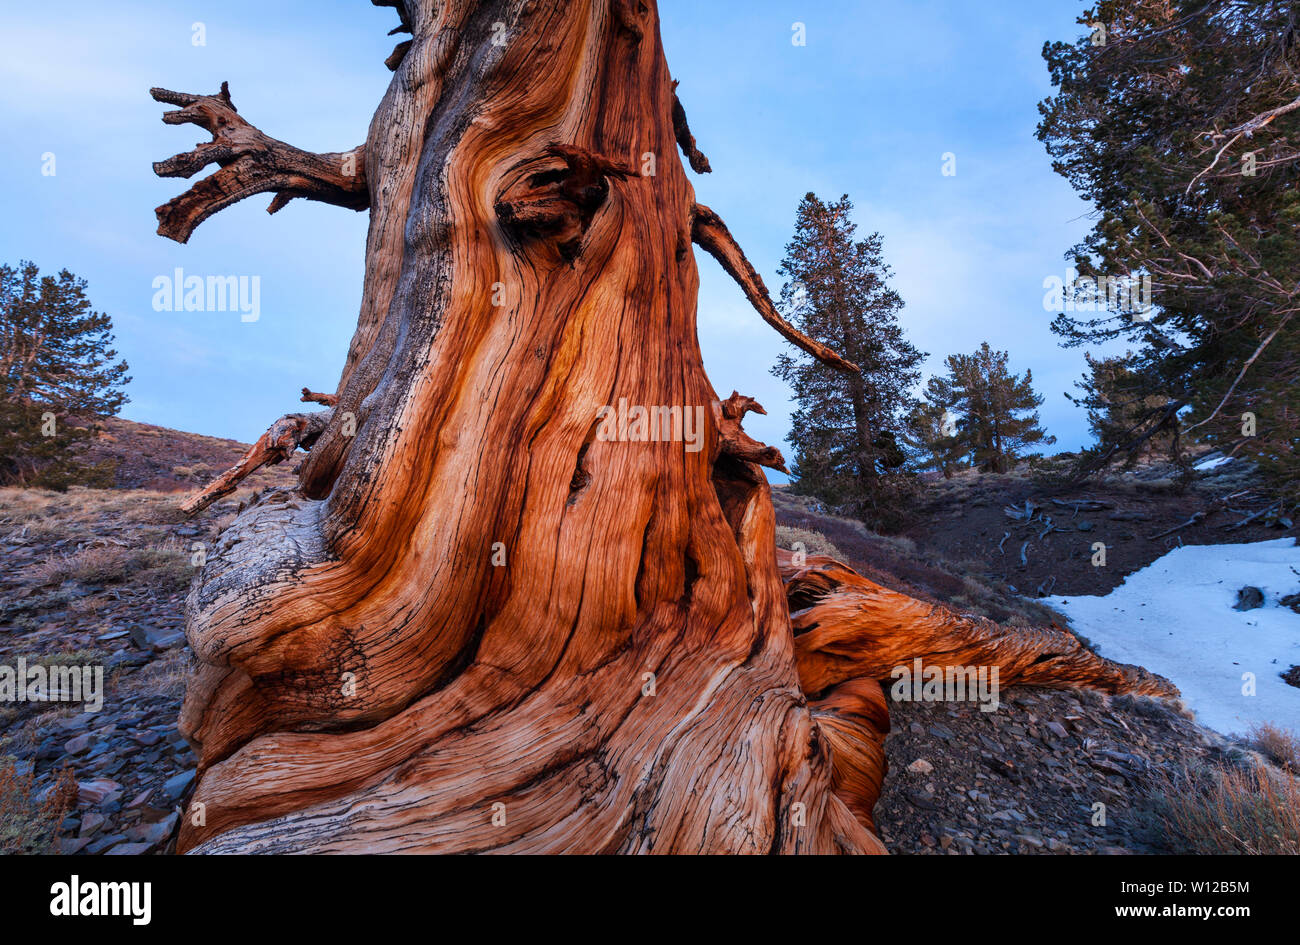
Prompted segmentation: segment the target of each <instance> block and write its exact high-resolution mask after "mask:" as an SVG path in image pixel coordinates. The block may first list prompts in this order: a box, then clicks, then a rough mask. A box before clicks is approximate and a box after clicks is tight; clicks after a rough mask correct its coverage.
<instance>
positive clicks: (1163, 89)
mask: <svg viewBox="0 0 1300 945" xmlns="http://www.w3.org/2000/svg"><path fill="white" fill-rule="evenodd" d="M1079 23H1080V25H1081V27H1083V29H1082V30H1081V31H1080V32H1081V33H1082V34H1083V35H1079V36H1078V37H1077V38H1076V39H1074V40H1072V41H1070V42H1054V43H1048V44H1047V45H1045V46H1044V49H1043V58H1044V59H1045V60H1046V61H1047V65H1048V67H1049V69H1050V71H1051V79H1052V83H1053V85H1055V86H1056V94H1055V95H1054V96H1053V97H1052V98H1049V99H1047V100H1045V101H1044V102H1042V103H1041V104H1040V105H1039V111H1040V112H1041V114H1042V116H1043V117H1042V121H1041V122H1040V124H1039V127H1038V137H1039V139H1040V140H1041V141H1043V142H1044V144H1045V145H1046V147H1047V151H1048V153H1049V154H1050V155H1051V156H1052V158H1053V167H1054V169H1055V170H1056V171H1057V172H1058V173H1060V174H1061V175H1063V176H1064V177H1065V178H1066V179H1068V180H1069V181H1070V183H1071V184H1072V185H1073V186H1074V187H1075V189H1076V190H1077V191H1078V192H1079V194H1080V195H1081V196H1082V197H1084V198H1085V199H1087V200H1088V201H1090V202H1091V203H1092V204H1093V205H1094V207H1095V209H1096V213H1095V214H1094V219H1095V221H1096V222H1095V223H1094V225H1093V229H1092V231H1091V232H1090V233H1089V234H1088V236H1087V237H1086V238H1085V239H1084V240H1083V242H1082V243H1080V244H1079V245H1078V246H1076V247H1074V248H1073V249H1072V250H1071V251H1070V253H1069V255H1070V256H1071V257H1072V258H1073V260H1074V263H1075V265H1076V266H1077V268H1078V270H1079V272H1080V273H1081V274H1082V275H1083V276H1084V277H1085V278H1087V279H1089V280H1096V279H1106V280H1107V282H1108V284H1113V281H1114V280H1116V279H1124V278H1135V279H1147V280H1149V290H1148V291H1147V292H1146V293H1145V295H1146V296H1147V298H1148V303H1147V305H1146V306H1145V310H1143V311H1139V312H1133V311H1126V310H1125V309H1124V308H1123V307H1118V306H1113V305H1109V304H1106V305H1101V306H1093V305H1088V306H1085V307H1083V308H1080V307H1079V306H1076V305H1072V304H1070V299H1069V297H1068V295H1067V296H1066V298H1064V299H1063V301H1064V302H1065V304H1063V305H1062V306H1061V307H1060V308H1055V309H1054V310H1055V311H1056V312H1058V313H1059V314H1058V315H1057V318H1056V321H1055V322H1054V324H1053V326H1052V327H1053V330H1054V331H1056V332H1057V333H1058V334H1059V335H1060V336H1061V338H1062V344H1063V345H1065V346H1067V347H1072V346H1081V345H1089V346H1096V345H1099V344H1103V343H1107V342H1113V341H1116V340H1124V341H1126V342H1127V343H1129V344H1131V345H1132V346H1133V348H1134V353H1133V355H1132V357H1131V358H1130V359H1129V361H1128V364H1127V368H1128V370H1129V371H1130V372H1131V373H1132V382H1133V384H1132V385H1131V386H1132V387H1133V388H1134V393H1135V394H1140V396H1133V397H1131V398H1130V399H1131V402H1132V403H1133V404H1134V405H1137V404H1139V403H1142V402H1145V401H1146V400H1147V398H1148V397H1150V398H1154V399H1153V400H1152V401H1151V403H1152V406H1151V407H1149V408H1147V409H1140V410H1136V411H1135V412H1134V413H1133V414H1132V415H1131V416H1130V418H1129V419H1130V421H1131V423H1130V425H1129V427H1128V428H1127V429H1124V428H1123V427H1121V426H1115V427H1114V428H1110V427H1108V428H1106V430H1105V437H1104V439H1103V440H1102V442H1101V443H1099V444H1098V446H1097V448H1095V449H1093V450H1089V451H1087V452H1086V454H1085V455H1084V457H1083V462H1081V464H1080V467H1079V469H1078V473H1079V475H1080V476H1082V475H1086V474H1088V473H1090V472H1093V471H1096V470H1098V469H1100V468H1103V467H1104V466H1105V465H1106V464H1107V463H1109V462H1112V461H1114V460H1115V459H1117V458H1119V457H1121V456H1123V455H1124V454H1125V453H1131V452H1132V451H1134V450H1142V449H1144V448H1146V445H1147V443H1148V441H1149V440H1150V438H1152V437H1153V436H1169V437H1170V438H1171V439H1172V441H1173V442H1174V443H1175V446H1176V444H1177V443H1178V442H1179V441H1180V440H1181V441H1183V442H1185V441H1186V436H1187V434H1188V433H1192V434H1194V435H1195V436H1196V437H1198V438H1201V439H1204V440H1207V441H1209V442H1214V443H1217V444H1219V445H1221V446H1222V447H1223V448H1225V449H1230V450H1232V451H1234V452H1235V453H1236V454H1237V455H1243V456H1249V457H1250V458H1251V459H1252V460H1254V461H1255V462H1256V463H1257V464H1258V465H1259V466H1260V468H1261V469H1262V470H1263V471H1264V472H1265V473H1267V474H1269V475H1270V476H1271V477H1272V478H1273V481H1274V483H1275V484H1276V486H1277V488H1278V490H1279V491H1281V492H1287V491H1289V492H1290V493H1291V494H1292V495H1300V331H1297V326H1298V325H1300V319H1298V318H1297V317H1296V315H1297V313H1300V225H1297V224H1298V222H1300V187H1298V186H1297V184H1300V149H1298V148H1297V147H1296V142H1297V140H1300V99H1297V97H1296V93H1297V83H1296V75H1297V73H1298V72H1300V6H1298V5H1297V4H1296V3H1295V2H1294V0H1250V2H1239V0H1100V2H1098V3H1097V4H1096V5H1095V6H1094V7H1093V8H1092V9H1089V10H1087V11H1085V12H1084V13H1083V14H1082V15H1081V16H1080V18H1079ZM1180 428H1181V432H1178V431H1179V429H1180ZM1176 432H1177V433H1178V436H1177V437H1175V436H1174V434H1175V433H1176Z"/></svg>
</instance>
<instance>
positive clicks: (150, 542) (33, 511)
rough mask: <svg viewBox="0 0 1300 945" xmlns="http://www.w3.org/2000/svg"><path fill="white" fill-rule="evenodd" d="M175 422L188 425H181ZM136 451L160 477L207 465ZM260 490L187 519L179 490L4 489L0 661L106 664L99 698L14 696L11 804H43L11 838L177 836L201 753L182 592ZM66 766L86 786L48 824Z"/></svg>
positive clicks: (93, 844) (279, 477) (91, 840)
mask: <svg viewBox="0 0 1300 945" xmlns="http://www.w3.org/2000/svg"><path fill="white" fill-rule="evenodd" d="M170 432H171V431H169V433H170ZM176 436H182V437H183V436H184V434H174V435H172V436H169V437H168V438H169V439H175V437H176ZM200 439H201V440H206V439H207V438H200ZM216 442H218V443H219V442H221V441H216ZM235 455H236V456H237V455H238V451H236V452H235ZM213 458H214V459H218V460H219V461H220V460H223V459H224V456H214V457H213ZM133 465H134V466H135V467H136V468H135V471H134V472H129V473H128V475H130V476H134V477H136V478H139V477H144V478H145V481H146V482H148V481H155V484H158V483H157V482H156V481H157V480H159V479H162V478H168V479H169V480H174V481H178V482H179V481H180V480H181V479H182V478H183V477H184V476H191V475H194V473H193V472H192V471H190V470H189V469H188V468H185V467H182V473H181V474H175V473H170V472H169V473H168V476H167V477H163V476H161V475H157V474H156V473H157V472H158V470H157V469H155V468H153V464H151V463H150V461H149V460H147V459H141V458H140V457H139V456H138V455H137V457H136V459H135V460H134V462H133ZM199 475H202V473H200V474H199ZM284 481H286V474H285V472H284V471H282V470H280V469H272V470H267V471H264V472H263V473H260V474H259V476H258V477H257V478H256V479H255V480H253V484H254V486H255V487H258V488H265V487H266V486H267V485H271V484H276V483H282V482H284ZM252 491H253V489H252V488H246V489H243V490H241V491H240V492H238V493H236V494H234V495H232V496H230V497H229V498H227V499H226V500H224V501H222V502H219V503H217V504H216V505H214V506H213V507H211V508H209V509H208V510H206V511H205V512H204V513H202V514H201V515H199V516H196V517H194V518H193V519H186V518H185V517H184V516H183V515H181V514H180V512H179V511H178V510H177V508H176V506H177V503H178V501H179V498H180V494H178V492H177V491H175V490H170V491H153V490H147V489H127V490H87V489H78V488H74V489H72V490H71V491H69V492H68V493H66V494H62V495H60V494H56V493H50V492H43V491H36V490H30V491H26V490H17V489H0V555H2V556H3V559H4V561H5V567H4V568H3V569H0V666H8V667H17V666H18V664H19V659H20V658H21V659H23V660H25V661H26V664H27V665H29V666H30V665H33V664H36V663H40V664H41V665H43V666H47V667H49V666H77V667H81V666H91V667H103V706H102V708H101V709H100V710H99V711H97V712H88V711H83V706H82V705H81V704H70V703H66V702H53V701H26V702H6V703H3V704H0V769H3V768H4V767H6V766H8V771H7V777H6V776H4V775H5V774H6V772H4V771H2V770H0V782H2V783H0V793H4V794H6V795H7V796H5V797H0V807H3V808H4V809H5V810H6V812H7V813H9V814H12V812H13V811H14V810H16V809H19V808H22V807H24V806H25V807H26V808H28V809H29V810H28V814H27V816H30V818H32V819H31V820H30V821H29V822H26V823H25V824H24V823H20V825H19V827H20V830H21V832H24V833H25V834H26V835H27V836H26V837H13V836H8V837H6V836H3V833H4V830H3V829H0V852H14V848H19V849H21V848H22V847H23V846H26V847H27V848H28V849H33V848H38V849H39V848H44V847H47V846H48V847H49V848H50V849H51V851H52V852H63V853H90V854H95V853H111V854H142V853H161V852H166V851H167V850H168V849H169V848H170V845H171V843H172V837H173V834H174V828H175V827H176V824H177V819H178V817H179V811H180V802H181V800H182V798H183V796H184V795H185V793H186V791H187V789H188V788H189V786H190V783H191V782H192V781H193V779H194V764H195V758H194V755H193V752H192V751H191V750H190V748H189V746H188V745H187V744H186V742H185V740H184V738H182V737H181V735H180V733H179V732H178V731H177V730H176V723H177V716H178V713H179V709H180V703H181V699H182V697H183V695H184V689H185V677H186V673H187V668H188V660H189V651H188V648H187V647H186V642H185V636H184V632H183V612H184V598H185V594H186V591H187V588H188V586H189V584H190V580H191V578H192V577H193V575H194V571H195V562H196V561H198V560H199V559H198V558H197V557H196V555H198V554H204V553H206V552H207V551H208V550H210V549H211V548H212V547H214V544H215V538H216V535H217V534H218V533H219V532H220V531H221V529H222V528H224V527H225V526H226V525H227V524H229V522H230V521H231V520H233V518H234V514H235V511H236V510H237V509H238V507H239V504H240V502H242V501H245V500H247V499H248V498H249V496H250V494H251V493H252ZM65 771H66V773H65ZM61 775H62V776H63V777H65V778H66V779H67V780H68V783H70V784H71V783H75V798H69V799H68V803H67V805H66V811H65V812H64V813H63V816H62V818H61V819H60V821H59V822H58V823H57V824H46V823H44V822H43V821H42V818H46V817H48V816H52V812H53V811H54V809H55V806H56V800H57V792H56V789H55V788H56V783H57V782H58V781H59V778H60V776H61ZM9 827H10V824H0V828H9ZM47 827H53V828H54V829H52V830H47V829H46V828H47Z"/></svg>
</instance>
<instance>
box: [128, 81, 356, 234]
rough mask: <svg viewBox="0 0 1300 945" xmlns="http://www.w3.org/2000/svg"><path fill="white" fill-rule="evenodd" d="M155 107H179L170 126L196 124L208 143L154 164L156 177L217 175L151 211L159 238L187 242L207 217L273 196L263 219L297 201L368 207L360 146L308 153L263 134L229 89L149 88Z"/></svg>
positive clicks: (170, 116) (168, 119)
mask: <svg viewBox="0 0 1300 945" xmlns="http://www.w3.org/2000/svg"><path fill="white" fill-rule="evenodd" d="M149 94H150V95H152V96H153V98H154V100H155V101H158V102H164V103H166V104H168V105H179V106H181V108H180V110H179V111H172V112H164V113H163V116H162V119H163V121H164V122H165V123H167V124H169V125H180V124H185V123H187V122H188V123H190V124H195V125H198V126H199V127H200V128H203V129H204V130H205V131H209V132H211V133H212V140H211V141H209V142H205V143H203V144H199V145H197V146H196V147H195V148H194V149H193V150H192V151H187V152H184V153H182V154H177V155H174V156H173V157H170V158H168V159H167V160H165V161H158V162H156V163H155V164H154V166H153V170H154V173H155V174H157V175H158V176H159V177H186V178H188V177H193V176H194V175H195V174H197V173H198V172H199V171H200V170H202V169H203V168H204V167H206V166H207V165H209V164H217V165H218V166H219V168H220V169H219V170H218V171H217V172H216V173H215V174H212V175H211V176H209V177H205V178H203V179H202V180H201V181H199V182H198V183H197V184H195V185H194V186H193V187H191V188H190V189H189V190H187V191H186V192H185V193H183V194H181V195H180V196H179V197H175V198H173V199H172V200H169V201H168V202H167V203H165V204H163V205H162V206H161V207H158V208H157V210H155V211H154V212H155V213H156V214H157V217H158V234H159V235H160V236H165V237H167V238H168V239H173V240H176V242H178V243H184V242H186V241H187V240H188V239H189V238H190V234H191V233H193V232H194V228H195V227H197V226H198V225H199V224H200V223H202V222H203V221H204V220H206V219H207V218H208V217H210V216H212V214H214V213H216V212H217V211H219V210H223V209H225V208H226V207H228V206H230V205H231V204H233V203H237V202H239V201H240V200H243V199H244V198H245V197H250V196H252V195H253V194H259V193H270V192H273V193H274V194H275V198H274V199H273V200H272V201H271V205H270V206H269V207H267V212H268V213H275V212H276V211H277V210H279V209H280V208H281V207H283V206H284V205H285V204H287V203H288V202H289V201H290V200H292V199H293V198H294V197H305V198H307V199H308V200H317V201H320V202H322V203H329V204H334V205H335V206H339V207H348V208H350V209H352V210H365V209H366V208H368V207H369V206H370V192H369V189H368V188H367V186H366V174H365V163H366V162H365V145H361V146H359V147H356V148H353V149H352V150H351V151H346V152H334V153H329V154H313V153H310V152H308V151H303V150H300V149H299V148H295V147H292V146H291V145H288V144H285V143H284V142H283V141H278V140H276V139H275V138H272V137H270V136H268V135H265V134H263V133H262V132H261V131H259V130H258V129H256V128H254V127H253V126H252V125H250V124H249V123H248V122H246V121H245V120H244V119H243V117H242V116H240V115H239V114H238V113H237V112H236V111H235V106H234V103H233V102H232V101H231V99H230V87H229V85H228V83H225V82H222V83H221V91H220V92H218V93H217V94H216V95H193V94H191V93H189V92H172V91H170V90H169V89H160V88H154V89H150V90H149Z"/></svg>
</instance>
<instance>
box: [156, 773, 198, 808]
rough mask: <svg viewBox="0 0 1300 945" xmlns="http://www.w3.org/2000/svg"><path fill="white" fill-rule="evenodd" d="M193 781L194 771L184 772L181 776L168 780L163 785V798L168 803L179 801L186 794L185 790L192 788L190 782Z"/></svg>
mask: <svg viewBox="0 0 1300 945" xmlns="http://www.w3.org/2000/svg"><path fill="white" fill-rule="evenodd" d="M193 780H194V771H193V770H192V769H191V770H189V771H182V772H181V773H180V774H178V775H175V776H174V777H171V778H168V779H167V781H166V782H165V783H164V784H163V796H164V797H165V798H167V800H168V801H179V800H180V799H181V795H182V794H184V793H185V789H186V788H188V787H189V786H190V782H191V781H193Z"/></svg>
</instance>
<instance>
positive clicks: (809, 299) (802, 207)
mask: <svg viewBox="0 0 1300 945" xmlns="http://www.w3.org/2000/svg"><path fill="white" fill-rule="evenodd" d="M852 210H853V204H852V203H851V202H850V201H849V198H848V196H847V195H844V196H842V197H841V198H840V199H839V200H838V201H834V202H823V201H822V200H820V199H818V198H817V196H816V195H815V194H811V193H809V194H807V195H805V197H804V198H803V200H802V201H801V202H800V204H799V209H798V212H797V215H796V221H795V235H794V239H793V240H791V242H790V243H789V244H788V245H787V246H786V252H785V259H784V261H783V262H782V263H781V267H780V269H779V270H778V271H779V272H780V274H781V275H782V276H783V277H784V279H785V283H784V285H783V286H782V288H781V307H782V309H783V311H784V312H785V314H786V315H787V317H788V318H789V320H790V321H792V322H793V323H795V325H796V326H797V327H798V328H799V329H801V330H802V331H803V332H804V333H805V334H807V335H810V336H812V337H813V338H815V339H816V340H818V341H821V342H823V343H824V344H827V345H829V346H831V347H833V348H834V349H835V350H836V351H837V352H839V353H840V354H841V355H843V356H844V357H845V358H846V359H848V360H849V361H852V362H854V363H856V364H858V365H859V366H860V367H861V368H862V373H861V374H846V373H842V372H840V371H836V370H835V369H833V368H830V367H827V366H826V365H824V364H822V363H820V362H818V361H815V360H813V359H811V358H809V357H807V356H804V355H802V353H800V354H798V355H796V356H793V357H792V356H790V355H788V354H782V355H780V356H779V358H778V359H777V363H776V366H775V367H774V368H773V369H772V373H773V374H775V375H776V376H777V377H780V378H781V379H782V380H784V381H786V382H787V383H788V384H790V386H791V387H792V388H793V391H794V398H795V401H796V403H797V404H798V407H797V409H796V410H795V412H794V416H793V418H792V422H791V432H790V435H789V437H788V440H789V442H790V444H791V445H792V446H793V447H794V450H795V459H794V469H795V474H796V477H797V479H796V484H795V487H794V488H796V489H797V490H798V491H801V492H804V493H807V494H812V495H817V496H819V497H821V498H823V499H824V500H826V501H827V502H829V503H831V504H833V505H840V506H849V507H850V508H852V509H853V511H854V512H855V513H856V514H858V515H860V516H861V517H862V518H864V519H865V520H866V521H868V522H869V523H871V524H872V525H874V526H876V527H886V526H890V525H892V524H896V521H897V519H896V515H897V506H898V503H897V501H896V500H897V498H898V497H899V495H900V493H902V492H904V491H906V490H907V489H908V488H909V485H910V481H911V476H910V475H909V474H908V473H907V472H905V471H904V466H905V463H906V460H907V457H906V454H905V452H904V450H903V448H902V446H901V445H900V444H901V441H902V440H903V439H904V438H905V434H906V426H905V417H906V415H907V413H908V412H909V411H910V410H911V409H912V408H913V407H914V406H915V404H916V399H915V396H914V395H913V394H912V389H913V388H914V386H915V385H916V383H917V381H918V380H919V379H920V369H919V365H920V363H921V361H922V360H923V359H924V358H925V355H924V354H923V353H921V352H919V351H917V350H916V348H914V347H913V346H912V345H911V344H910V343H909V342H908V341H907V340H906V339H905V338H904V337H903V330H902V327H901V326H900V325H899V323H898V312H899V310H900V309H901V308H902V307H903V300H902V299H901V298H900V297H899V295H898V293H897V292H895V291H894V290H893V289H891V288H889V286H888V285H887V284H886V283H887V280H888V279H889V277H890V274H891V273H890V270H889V267H888V266H887V265H886V264H885V262H884V258H883V254H882V239H881V236H880V234H879V233H872V234H871V235H870V236H868V237H867V238H866V239H862V240H856V241H855V239H854V235H855V233H856V229H857V228H856V226H855V224H854V223H853V222H852V220H851V219H850V214H851V213H852Z"/></svg>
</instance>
